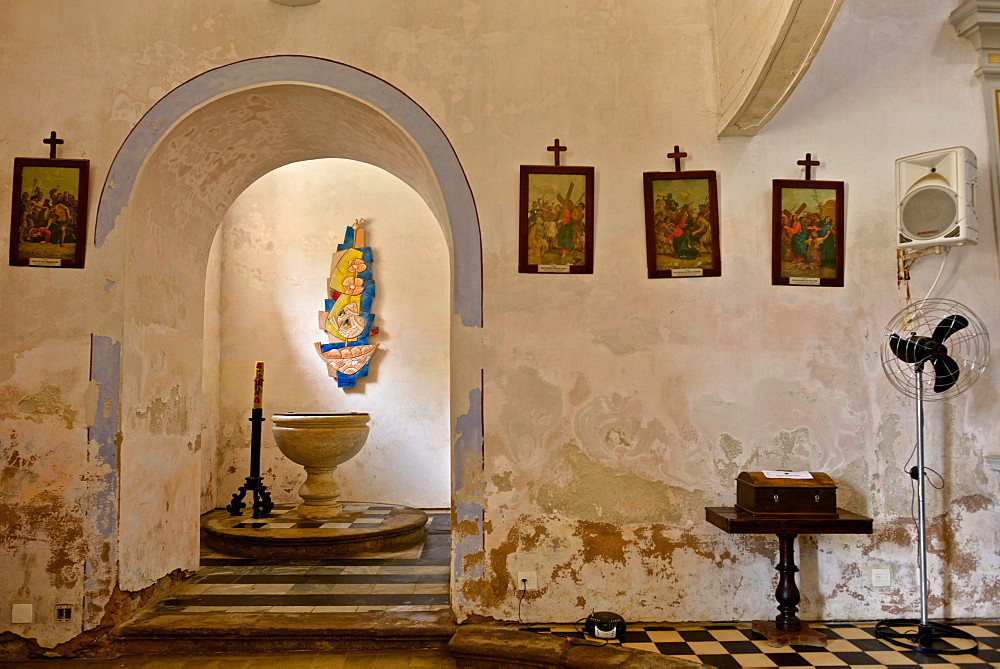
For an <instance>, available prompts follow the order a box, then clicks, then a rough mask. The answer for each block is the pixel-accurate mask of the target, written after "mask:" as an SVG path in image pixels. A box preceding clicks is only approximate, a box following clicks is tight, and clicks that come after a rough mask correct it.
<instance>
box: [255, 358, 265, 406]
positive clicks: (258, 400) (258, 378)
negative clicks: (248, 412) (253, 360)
mask: <svg viewBox="0 0 1000 669" xmlns="http://www.w3.org/2000/svg"><path fill="white" fill-rule="evenodd" d="M253 408H254V409H262V408H264V363H263V362H258V363H257V372H256V374H255V375H254V377H253Z"/></svg>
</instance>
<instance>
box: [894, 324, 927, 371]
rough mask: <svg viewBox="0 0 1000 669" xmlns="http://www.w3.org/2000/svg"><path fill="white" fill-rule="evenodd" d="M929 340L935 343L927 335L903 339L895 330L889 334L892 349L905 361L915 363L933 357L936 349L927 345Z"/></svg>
mask: <svg viewBox="0 0 1000 669" xmlns="http://www.w3.org/2000/svg"><path fill="white" fill-rule="evenodd" d="M928 342H930V343H932V344H933V343H934V342H933V340H932V339H928V338H927V337H917V336H913V337H910V338H909V339H903V338H902V337H900V336H899V335H898V334H896V333H895V332H893V333H892V334H891V335H889V348H890V350H892V352H893V353H894V354H895V356H896V357H897V358H899V359H900V360H902V361H903V362H909V363H913V364H916V363H918V362H923V361H924V360H926V359H927V358H929V357H931V353H933V352H934V349H933V348H932V347H931V346H928V345H927V343H928Z"/></svg>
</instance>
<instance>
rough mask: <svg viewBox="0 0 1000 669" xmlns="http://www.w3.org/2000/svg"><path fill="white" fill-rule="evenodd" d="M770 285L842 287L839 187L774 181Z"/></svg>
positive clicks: (829, 183)
mask: <svg viewBox="0 0 1000 669" xmlns="http://www.w3.org/2000/svg"><path fill="white" fill-rule="evenodd" d="M771 219H772V228H771V241H772V249H771V283H772V284H773V285H775V286H789V285H791V286H843V285H844V182H843V181H813V180H808V181H801V180H790V179H775V180H774V182H773V193H772V200H771Z"/></svg>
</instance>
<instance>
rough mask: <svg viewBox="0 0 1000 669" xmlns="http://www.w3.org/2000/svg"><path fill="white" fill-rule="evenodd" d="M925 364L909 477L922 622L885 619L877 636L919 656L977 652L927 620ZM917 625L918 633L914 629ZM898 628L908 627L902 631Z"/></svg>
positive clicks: (957, 633)
mask: <svg viewBox="0 0 1000 669" xmlns="http://www.w3.org/2000/svg"><path fill="white" fill-rule="evenodd" d="M923 367H924V363H923V361H921V362H918V363H917V364H915V365H914V371H915V376H916V395H917V466H916V468H915V469H914V470H910V476H912V477H913V478H915V479H917V566H918V568H919V571H920V620H912V619H897V620H883V621H881V622H879V623H876V624H875V635H876V636H878V637H879V638H882V639H885V640H886V641H889V642H890V643H894V644H896V645H897V646H902V647H903V648H907V649H909V650H915V651H917V652H918V653H933V654H935V655H954V654H959V653H961V654H965V653H975V652H976V651H977V650H978V649H979V642H978V641H976V638H975V637H973V636H972V635H971V634H969V633H968V632H964V631H962V630H960V629H958V628H957V627H952V626H951V625H944V624H941V623H932V622H929V621H928V620H927V515H926V513H927V512H926V504H925V497H924V495H925V484H924V478H925V477H924V383H923V380H924V379H923V377H924V372H923ZM914 626H916V631H914V630H913V628H914ZM897 628H905V629H904V630H902V631H900V630H898V629H897ZM945 639H965V640H967V641H971V642H972V647H970V648H959V647H957V646H956V645H955V644H952V643H950V642H947V641H945Z"/></svg>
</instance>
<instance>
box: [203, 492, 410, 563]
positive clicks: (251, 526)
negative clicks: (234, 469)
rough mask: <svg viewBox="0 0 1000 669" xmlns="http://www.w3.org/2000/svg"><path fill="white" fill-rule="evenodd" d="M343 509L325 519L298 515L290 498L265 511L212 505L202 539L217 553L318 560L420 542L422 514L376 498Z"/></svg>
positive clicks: (396, 547)
mask: <svg viewBox="0 0 1000 669" xmlns="http://www.w3.org/2000/svg"><path fill="white" fill-rule="evenodd" d="M343 505H344V515H343V516H342V517H340V518H332V519H329V520H315V519H305V518H299V517H298V514H297V513H296V512H295V507H296V506H297V505H296V504H275V505H274V509H272V510H271V513H269V514H268V515H267V516H266V517H263V518H254V517H253V509H252V508H249V507H248V508H244V509H243V515H242V516H230V515H229V512H228V511H226V510H225V509H216V510H215V511H210V512H208V513H206V514H205V515H203V516H202V519H201V526H202V529H203V530H204V541H205V543H206V544H207V545H208V546H209V547H211V548H213V549H214V550H217V551H219V552H222V553H226V554H228V555H239V556H243V557H251V558H257V559H276V560H319V559H323V558H328V557H345V556H352V555H356V554H360V553H378V552H386V551H399V550H405V549H407V548H411V547H413V546H416V545H418V544H420V543H421V542H422V541H423V540H424V538H425V536H426V534H427V529H426V527H425V526H426V525H427V514H426V513H424V512H423V511H421V510H420V509H414V508H411V507H408V506H399V505H395V504H379V503H377V502H371V503H369V502H344V503H343Z"/></svg>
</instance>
